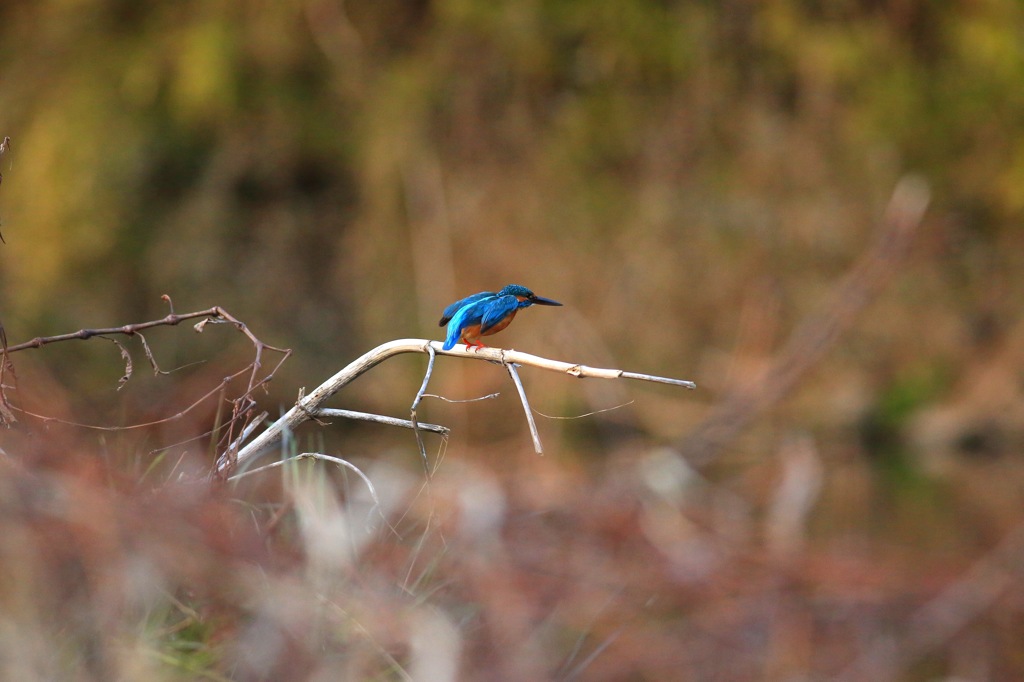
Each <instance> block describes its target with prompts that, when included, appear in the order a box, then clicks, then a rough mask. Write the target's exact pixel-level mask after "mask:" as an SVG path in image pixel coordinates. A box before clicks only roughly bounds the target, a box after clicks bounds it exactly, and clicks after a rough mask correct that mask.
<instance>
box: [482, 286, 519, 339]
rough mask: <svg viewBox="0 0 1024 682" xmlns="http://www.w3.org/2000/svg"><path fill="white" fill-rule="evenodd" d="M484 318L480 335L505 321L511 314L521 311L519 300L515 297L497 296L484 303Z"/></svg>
mask: <svg viewBox="0 0 1024 682" xmlns="http://www.w3.org/2000/svg"><path fill="white" fill-rule="evenodd" d="M482 305H483V307H484V311H483V316H482V317H481V319H480V333H481V334H486V333H487V330H488V329H490V328H491V327H493V326H494V325H496V324H498V323H499V322H501V321H502V320H504V319H505V318H506V317H508V315H509V314H510V313H512V312H513V311H515V310H518V309H519V299H518V298H516V297H515V296H511V295H509V296H496V297H495V298H492V299H488V300H486V301H484V302H483V304H482Z"/></svg>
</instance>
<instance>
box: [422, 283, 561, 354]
mask: <svg viewBox="0 0 1024 682" xmlns="http://www.w3.org/2000/svg"><path fill="white" fill-rule="evenodd" d="M535 303H536V304H537V305H559V306H560V305H562V304H561V303H559V302H558V301H552V300H551V299H550V298H544V297H543V296H538V295H537V294H535V293H533V292H532V291H530V290H529V289H527V288H526V287H524V286H520V285H518V284H509V285H508V286H507V287H505V288H504V289H502V290H501V291H499V292H497V293H495V292H493V291H481V292H480V293H478V294H473V295H472V296H467V297H466V298H464V299H462V300H461V301H456V302H455V303H452V304H451V305H450V306H448V307H447V308H445V309H444V312H443V313H441V321H440V322H438V326H440V327H443V326H444V325H445V324H447V325H448V338H446V339H445V342H444V349H445V350H451V349H452V348H454V347H455V344H456V343H458V342H459V341H462V342H463V343H464V344H466V345H467V346H469V347H470V348H484V347H485V346H484V344H482V343H480V337H481V336H490V335H491V334H497V333H498V332H500V331H501V330H502V329H504V328H505V327H507V326H509V324H511V323H512V320H513V318H515V316H516V313H518V312H519V309H520V308H529V307H530V306H531V305H533V304H535Z"/></svg>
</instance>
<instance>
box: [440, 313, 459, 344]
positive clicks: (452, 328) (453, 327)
mask: <svg viewBox="0 0 1024 682" xmlns="http://www.w3.org/2000/svg"><path fill="white" fill-rule="evenodd" d="M461 332H462V330H461V329H459V325H457V324H456V323H455V321H454V320H452V321H451V322H450V323H449V324H448V338H446V339H445V340H444V346H442V347H443V348H444V349H445V350H451V349H452V348H455V344H457V343H458V342H459V336H460V333H461Z"/></svg>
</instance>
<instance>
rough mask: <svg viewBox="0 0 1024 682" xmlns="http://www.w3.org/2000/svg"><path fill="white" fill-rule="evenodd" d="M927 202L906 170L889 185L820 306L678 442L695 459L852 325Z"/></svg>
mask: <svg viewBox="0 0 1024 682" xmlns="http://www.w3.org/2000/svg"><path fill="white" fill-rule="evenodd" d="M928 202H929V191H928V186H927V184H926V183H925V182H924V181H923V180H921V179H920V178H917V177H913V176H907V177H904V178H903V179H901V180H900V182H899V183H898V184H897V185H896V188H895V190H893V194H892V198H891V199H890V200H889V205H888V207H887V208H886V211H885V215H884V217H883V218H882V221H881V225H880V227H879V230H878V236H877V238H876V240H875V243H874V244H873V245H872V246H871V247H870V248H869V249H868V250H867V251H866V252H865V253H864V255H863V256H862V257H861V258H860V260H858V261H857V263H856V264H854V266H853V267H852V268H851V269H850V271H849V272H848V273H847V274H846V276H845V277H843V278H842V279H841V280H840V281H839V282H838V283H837V284H836V286H835V288H834V289H833V291H832V292H831V294H830V295H829V296H828V298H827V300H826V303H825V305H824V306H823V307H822V309H821V310H820V311H818V312H817V313H814V314H812V315H810V316H809V317H807V318H806V319H804V321H803V322H802V323H801V324H800V325H799V326H798V327H797V328H796V329H795V330H794V332H793V334H792V336H790V338H789V341H788V342H787V343H786V345H785V346H784V347H783V348H782V350H781V351H779V353H778V355H777V356H776V358H775V359H774V361H772V363H771V364H770V366H769V367H768V369H767V371H766V372H764V374H762V375H761V377H759V378H758V379H757V380H755V381H752V382H750V383H749V384H746V385H744V386H742V387H741V388H739V389H737V390H736V391H735V392H733V393H732V394H730V395H727V396H726V397H725V398H724V399H723V400H722V401H721V402H720V403H719V404H718V405H717V406H716V407H715V408H713V409H712V411H711V413H710V414H709V415H708V416H707V417H706V418H705V419H704V421H703V422H701V423H700V424H698V425H697V427H696V428H695V429H694V430H693V431H692V432H691V433H690V434H688V435H687V436H686V437H685V438H684V440H683V442H682V444H681V446H680V449H681V451H682V454H683V456H684V457H685V458H686V459H687V461H689V462H690V463H691V464H694V465H702V464H707V463H708V462H710V461H711V460H713V459H714V458H715V457H716V456H717V455H718V454H719V452H721V450H722V448H724V447H725V446H726V445H727V444H728V443H729V442H731V441H732V440H733V439H734V438H735V437H736V436H738V435H739V434H740V432H742V431H743V429H744V428H746V426H747V425H748V424H749V423H750V422H751V421H752V420H753V419H754V418H755V417H756V416H757V415H758V414H759V413H761V412H763V411H764V410H766V409H768V408H770V407H771V406H773V405H775V404H776V403H778V402H779V401H780V400H781V399H782V398H783V397H784V396H786V395H787V394H788V393H789V392H790V391H791V390H793V388H794V387H795V386H796V385H797V383H798V382H799V381H800V380H801V379H802V378H803V377H804V375H805V374H807V372H808V371H810V370H811V369H812V368H813V367H814V366H815V365H817V364H818V362H819V361H820V360H821V359H822V358H823V357H824V356H825V353H826V352H827V351H828V350H829V348H831V347H832V345H833V344H835V342H836V341H837V340H838V339H839V338H840V337H841V336H842V335H843V334H845V333H846V332H847V331H849V329H850V328H851V327H852V326H853V323H854V321H855V320H856V318H857V316H858V315H859V314H860V313H861V311H863V310H864V308H865V307H866V306H867V305H868V303H870V302H871V301H872V300H874V298H875V297H876V296H877V295H878V294H879V293H880V292H881V291H882V289H883V288H884V287H885V284H886V282H887V281H888V280H889V277H890V276H891V275H892V273H893V272H894V271H895V270H896V267H897V266H898V265H899V263H900V262H902V261H903V258H904V256H905V255H906V253H907V251H908V249H909V247H910V243H911V241H912V238H913V236H914V234H915V232H916V231H917V228H918V227H919V226H920V224H921V220H922V218H923V217H924V213H925V209H926V208H927V206H928Z"/></svg>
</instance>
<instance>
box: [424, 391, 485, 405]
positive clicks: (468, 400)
mask: <svg viewBox="0 0 1024 682" xmlns="http://www.w3.org/2000/svg"><path fill="white" fill-rule="evenodd" d="M499 395H501V393H488V394H487V395H482V396H480V397H479V398H465V399H463V400H457V399H455V398H445V397H444V396H443V395H437V394H434V393H424V394H423V397H424V398H437V399H438V400H442V401H444V402H446V403H478V402H480V401H481V400H493V399H494V398H497V397H498V396H499Z"/></svg>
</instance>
